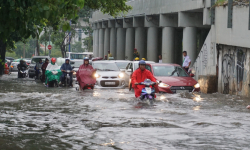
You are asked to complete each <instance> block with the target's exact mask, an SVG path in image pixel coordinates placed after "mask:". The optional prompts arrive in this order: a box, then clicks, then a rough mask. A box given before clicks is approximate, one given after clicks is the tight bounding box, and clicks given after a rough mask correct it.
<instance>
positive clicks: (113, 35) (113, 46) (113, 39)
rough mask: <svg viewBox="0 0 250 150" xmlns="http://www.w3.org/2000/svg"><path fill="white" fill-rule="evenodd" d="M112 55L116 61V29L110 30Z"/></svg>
mask: <svg viewBox="0 0 250 150" xmlns="http://www.w3.org/2000/svg"><path fill="white" fill-rule="evenodd" d="M110 53H111V54H112V56H113V57H115V59H116V29H115V28H111V29H110Z"/></svg>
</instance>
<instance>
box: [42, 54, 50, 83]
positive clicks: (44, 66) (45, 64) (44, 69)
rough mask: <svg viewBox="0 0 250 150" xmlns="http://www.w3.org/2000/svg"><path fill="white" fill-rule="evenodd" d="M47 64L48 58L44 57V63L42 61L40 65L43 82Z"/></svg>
mask: <svg viewBox="0 0 250 150" xmlns="http://www.w3.org/2000/svg"><path fill="white" fill-rule="evenodd" d="M48 64H49V59H48V58H46V59H45V63H43V65H42V71H43V75H42V81H43V82H44V81H45V71H46V68H47V66H48Z"/></svg>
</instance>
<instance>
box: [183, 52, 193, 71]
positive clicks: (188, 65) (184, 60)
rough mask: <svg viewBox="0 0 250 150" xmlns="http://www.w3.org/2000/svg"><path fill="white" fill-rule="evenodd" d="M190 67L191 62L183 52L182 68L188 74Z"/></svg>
mask: <svg viewBox="0 0 250 150" xmlns="http://www.w3.org/2000/svg"><path fill="white" fill-rule="evenodd" d="M190 65H191V60H190V58H189V56H188V55H187V51H183V63H182V67H183V68H184V69H185V70H186V71H187V72H188V69H189V67H190Z"/></svg>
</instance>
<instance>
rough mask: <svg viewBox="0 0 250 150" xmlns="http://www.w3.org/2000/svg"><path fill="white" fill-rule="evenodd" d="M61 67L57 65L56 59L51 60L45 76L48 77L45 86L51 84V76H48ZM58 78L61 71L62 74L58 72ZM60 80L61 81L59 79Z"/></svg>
mask: <svg viewBox="0 0 250 150" xmlns="http://www.w3.org/2000/svg"><path fill="white" fill-rule="evenodd" d="M59 69H60V67H59V66H58V65H57V63H56V59H55V58H51V63H49V64H48V66H47V68H46V71H45V75H46V79H45V85H47V86H48V82H49V78H50V76H48V75H49V74H50V73H49V72H51V71H53V70H59ZM56 76H61V71H60V73H59V72H58V74H57V75H56ZM58 80H59V77H58Z"/></svg>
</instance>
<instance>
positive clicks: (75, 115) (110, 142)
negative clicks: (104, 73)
mask: <svg viewBox="0 0 250 150" xmlns="http://www.w3.org/2000/svg"><path fill="white" fill-rule="evenodd" d="M248 104H250V100H249V99H248V98H244V97H240V96H231V95H222V94H218V93H216V94H202V93H193V94H192V93H180V94H158V95H157V99H156V102H155V103H154V106H152V107H149V105H147V104H144V103H138V101H136V99H135V98H134V93H132V92H129V91H128V89H95V90H93V91H92V90H86V91H84V92H80V91H76V90H75V89H74V88H46V87H44V86H43V85H42V84H41V83H39V82H35V81H34V80H32V79H16V76H14V74H13V75H11V76H9V77H6V76H4V77H2V78H0V149H15V150H19V149H31V150H32V149H34V150H35V149H68V150H72V149H76V150H78V149H105V150H106V149H248V147H249V142H248V141H250V132H248V130H249V127H250V110H247V109H246V106H247V105H248Z"/></svg>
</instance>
